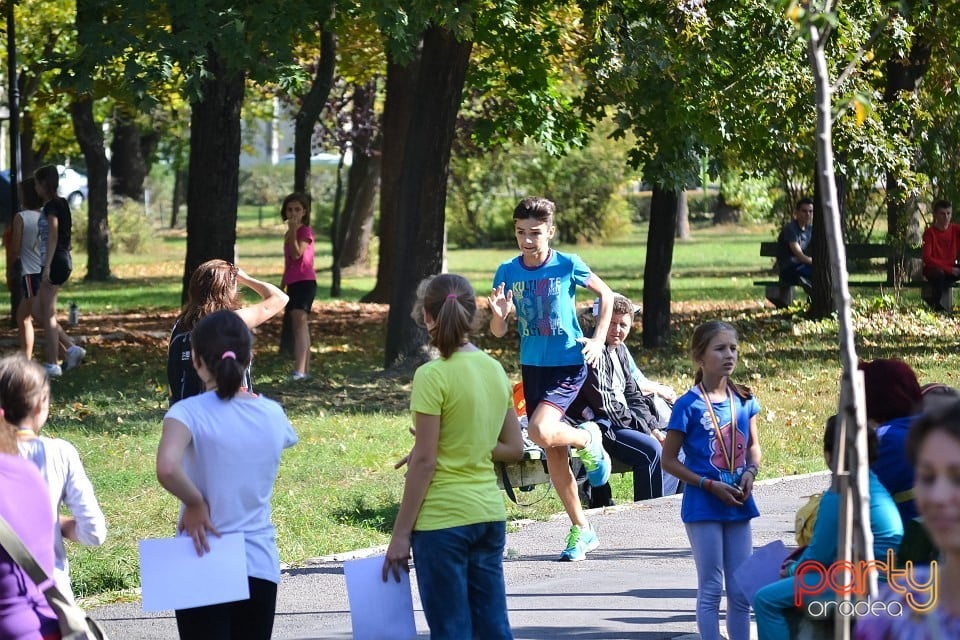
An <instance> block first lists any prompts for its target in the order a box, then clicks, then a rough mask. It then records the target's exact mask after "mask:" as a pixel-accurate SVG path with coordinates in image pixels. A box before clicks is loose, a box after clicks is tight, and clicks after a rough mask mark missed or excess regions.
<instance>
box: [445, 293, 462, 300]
mask: <svg viewBox="0 0 960 640" xmlns="http://www.w3.org/2000/svg"><path fill="white" fill-rule="evenodd" d="M459 297H460V296H458V295H457V294H455V293H448V294H447V300H449V299H450V298H459Z"/></svg>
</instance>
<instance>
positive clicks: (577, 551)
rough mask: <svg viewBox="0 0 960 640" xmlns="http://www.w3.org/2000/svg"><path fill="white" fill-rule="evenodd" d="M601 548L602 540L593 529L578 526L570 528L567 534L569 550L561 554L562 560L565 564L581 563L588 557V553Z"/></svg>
mask: <svg viewBox="0 0 960 640" xmlns="http://www.w3.org/2000/svg"><path fill="white" fill-rule="evenodd" d="M599 546H600V539H599V538H598V537H597V532H596V531H594V530H593V527H590V528H589V529H584V528H583V527H580V526H578V525H573V526H572V527H570V533H568V534H567V548H566V549H564V550H563V551H561V552H560V560H562V561H564V562H579V561H581V560H584V559H585V558H586V557H587V553H589V552H591V551H593V550H594V549H596V548H597V547H599Z"/></svg>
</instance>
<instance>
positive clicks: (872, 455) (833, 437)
mask: <svg viewBox="0 0 960 640" xmlns="http://www.w3.org/2000/svg"><path fill="white" fill-rule="evenodd" d="M839 427H840V420H839V418H838V417H837V415H836V414H834V415H832V416H830V417H829V418H827V426H826V428H825V429H824V430H823V452H824V453H825V454H827V455H828V456H830V459H831V460H833V451H834V447H835V446H836V441H837V429H838V428H839ZM879 452H880V440H879V438H877V430H876V429H874V428H873V427H871V426H870V425H867V460H869V462H870V464H873V463H874V462H875V461H876V459H877V455H878V454H879Z"/></svg>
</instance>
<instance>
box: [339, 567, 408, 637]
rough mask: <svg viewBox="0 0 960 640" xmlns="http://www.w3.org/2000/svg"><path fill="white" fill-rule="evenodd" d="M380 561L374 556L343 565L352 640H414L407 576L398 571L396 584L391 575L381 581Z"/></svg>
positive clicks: (405, 573) (404, 572)
mask: <svg viewBox="0 0 960 640" xmlns="http://www.w3.org/2000/svg"><path fill="white" fill-rule="evenodd" d="M383 559H384V556H375V557H373V558H361V559H359V560H348V561H347V562H344V563H343V574H344V576H345V577H346V579H347V598H348V599H349V600H350V621H351V623H352V624H353V638H354V640H411V638H416V637H417V624H416V622H415V621H414V619H413V595H412V594H411V593H410V576H409V575H408V574H407V572H406V571H401V572H400V582H397V581H396V580H394V578H393V573H392V572H391V574H390V577H389V579H388V580H387V582H384V581H383V578H382V577H381V575H382V571H381V570H382V568H383Z"/></svg>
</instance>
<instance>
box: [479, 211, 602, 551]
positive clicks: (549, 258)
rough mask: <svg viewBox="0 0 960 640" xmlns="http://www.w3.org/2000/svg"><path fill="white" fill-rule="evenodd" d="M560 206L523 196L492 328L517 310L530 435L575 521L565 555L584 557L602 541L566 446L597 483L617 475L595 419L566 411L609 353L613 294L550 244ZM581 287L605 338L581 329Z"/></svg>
mask: <svg viewBox="0 0 960 640" xmlns="http://www.w3.org/2000/svg"><path fill="white" fill-rule="evenodd" d="M554 210H555V206H554V204H553V202H551V201H550V200H547V199H546V198H524V199H523V200H522V201H521V202H520V204H519V205H517V208H516V209H515V210H514V212H513V221H514V228H515V230H516V235H517V244H518V245H519V247H520V255H519V256H517V257H516V258H514V259H512V260H508V261H507V262H504V263H503V264H501V265H500V266H499V267H498V268H497V273H496V275H495V276H494V279H493V293H492V294H491V296H490V310H491V312H492V317H491V318H490V331H491V332H492V333H493V335H495V336H497V337H502V336H503V335H504V334H506V332H507V318H508V316H509V315H510V313H511V312H513V311H514V310H516V312H517V325H518V330H519V332H520V368H521V375H522V378H523V393H524V399H525V400H526V403H527V415H528V416H529V423H528V434H529V436H530V438H531V439H532V440H533V441H534V442H536V443H537V444H539V445H540V446H542V447H543V448H544V450H545V451H546V453H547V469H548V470H549V472H550V480H551V482H552V483H553V486H554V487H556V489H557V495H558V496H559V497H560V500H561V502H563V507H564V509H565V510H566V512H567V515H568V516H569V517H570V521H571V523H572V526H571V527H570V534H569V535H568V536H567V546H566V548H565V549H564V550H563V552H562V553H561V554H560V559H561V560H569V561H577V560H583V559H584V558H585V557H586V554H587V552H589V551H593V550H594V549H596V548H597V547H598V546H599V544H600V542H599V540H598V539H597V534H596V532H595V531H594V530H593V528H592V527H591V526H590V525H589V523H588V522H587V519H586V516H585V515H584V513H583V508H582V507H581V506H580V498H579V495H578V494H577V483H576V480H575V479H574V477H573V473H572V472H571V471H570V465H569V461H568V453H567V447H576V448H577V449H579V456H580V460H581V461H582V462H583V465H584V467H586V469H587V472H588V473H587V478H588V479H589V481H590V484H591V485H593V486H597V487H598V486H602V485H603V484H605V483H606V482H607V479H608V478H609V477H610V456H609V455H607V453H606V452H605V451H604V450H603V443H602V439H601V436H600V429H599V428H598V427H597V425H596V424H594V423H592V422H587V423H584V424H582V425H580V428H575V427H571V426H570V425H568V424H567V423H566V422H564V421H563V415H564V413H565V412H566V410H567V407H569V406H570V404H571V403H572V402H573V400H574V398H576V397H577V393H578V392H579V391H580V387H581V386H582V385H583V382H584V380H585V379H586V377H587V369H586V366H585V365H584V362H586V364H587V365H593V364H594V363H596V362H597V361H598V360H599V358H600V356H601V355H602V354H603V350H604V348H605V347H604V344H603V339H604V337H605V336H606V335H607V326H608V325H609V324H610V317H611V315H612V313H613V292H612V291H611V290H610V287H608V286H607V285H606V284H605V283H604V282H603V280H601V279H600V278H599V277H598V276H597V275H596V274H595V273H591V271H590V268H589V267H587V265H586V264H584V262H583V260H581V259H580V258H579V257H578V256H576V255H573V254H564V253H560V252H558V251H554V250H553V249H551V248H550V239H551V238H553V234H554V233H555V232H556V227H554V225H553V214H554ZM577 285H579V286H581V287H586V288H587V289H590V290H591V291H593V292H594V293H595V294H597V295H598V296H600V315H599V317H598V319H597V328H596V331H595V332H594V336H599V338H585V337H583V332H582V331H581V330H580V324H579V323H578V322H577V316H576V298H575V294H576V288H577Z"/></svg>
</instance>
